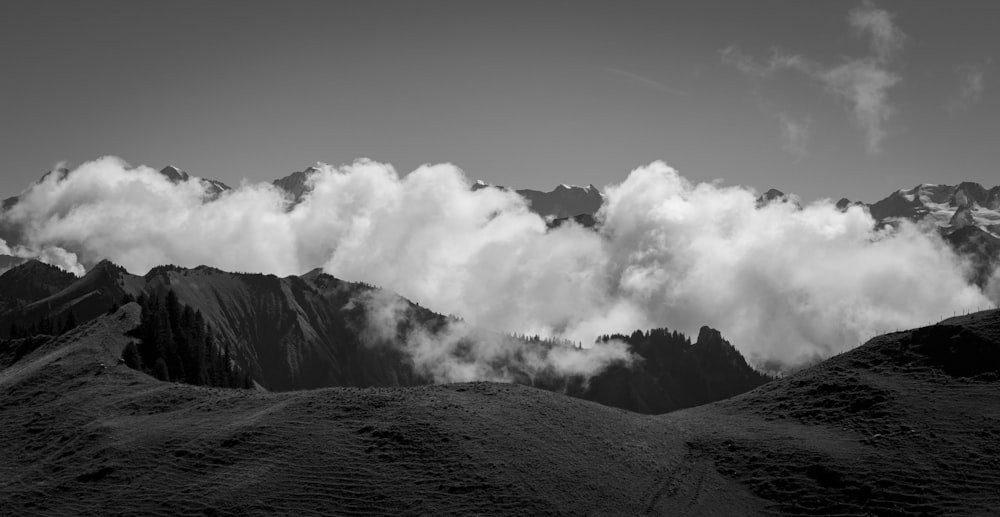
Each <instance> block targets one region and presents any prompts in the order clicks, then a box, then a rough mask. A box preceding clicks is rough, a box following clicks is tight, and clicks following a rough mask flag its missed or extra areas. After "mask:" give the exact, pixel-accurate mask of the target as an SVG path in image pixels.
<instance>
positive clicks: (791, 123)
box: [778, 113, 812, 161]
mask: <svg viewBox="0 0 1000 517" xmlns="http://www.w3.org/2000/svg"><path fill="white" fill-rule="evenodd" d="M778 122H779V123H780V124H781V143H782V145H781V148H782V149H784V150H785V151H787V152H788V153H789V154H791V155H792V156H794V157H795V161H799V160H801V159H802V158H805V156H806V155H807V154H808V152H807V146H808V144H809V126H810V125H811V124H812V121H811V119H809V118H808V117H806V118H804V119H801V120H796V119H795V118H792V117H791V116H790V115H788V114H787V113H778Z"/></svg>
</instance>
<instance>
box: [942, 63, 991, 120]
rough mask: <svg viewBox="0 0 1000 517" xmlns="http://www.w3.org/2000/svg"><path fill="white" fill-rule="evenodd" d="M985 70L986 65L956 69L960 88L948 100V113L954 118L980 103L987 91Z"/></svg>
mask: <svg viewBox="0 0 1000 517" xmlns="http://www.w3.org/2000/svg"><path fill="white" fill-rule="evenodd" d="M987 64H989V63H988V62H987ZM985 68H986V67H985V66H984V65H962V66H959V67H957V68H956V69H955V72H956V73H957V75H958V88H956V90H955V92H954V93H952V95H951V97H949V98H948V103H947V108H948V113H950V114H951V115H952V116H955V115H958V114H959V113H961V112H963V111H966V110H968V109H969V108H971V107H972V106H974V105H976V104H977V103H978V102H979V99H981V98H982V96H983V92H984V91H986V70H985Z"/></svg>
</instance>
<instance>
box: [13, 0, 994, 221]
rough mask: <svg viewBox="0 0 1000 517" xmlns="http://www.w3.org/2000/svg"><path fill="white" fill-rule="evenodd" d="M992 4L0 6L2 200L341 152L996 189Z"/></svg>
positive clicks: (502, 164) (556, 168)
mask: <svg viewBox="0 0 1000 517" xmlns="http://www.w3.org/2000/svg"><path fill="white" fill-rule="evenodd" d="M995 5H997V4H995V2H992V1H985V0H984V1H964V2H929V1H927V2H888V1H880V2H877V3H874V4H872V3H848V2H802V1H795V0H787V1H756V2H735V1H733V2H718V1H697V2H695V1H691V2H627V1H615V2H584V1H569V2H556V1H547V2H512V1H503V2H499V1H497V2H483V1H462V2H440V1H435V2H430V1H419V2H418V1H407V2H403V1H399V2H388V1H365V2H331V1H322V2H320V1H317V2H308V1H283V2H249V1H245V0H241V1H205V2H184V1H171V2H148V1H127V2H126V1H122V2H110V1H88V2H76V1H66V2H51V1H37V0H35V1H30V2H29V1H19V2H4V3H3V4H2V6H0V141H2V142H3V144H2V152H0V174H2V177H0V196H4V195H12V194H16V193H17V192H19V191H20V190H21V189H22V188H24V187H25V186H26V185H27V184H28V182H30V181H32V180H34V179H36V178H38V177H39V176H41V174H42V173H44V172H45V171H46V170H48V169H49V168H51V167H52V166H53V165H54V164H55V163H56V162H59V161H63V160H65V161H68V162H70V163H71V164H77V163H80V162H82V161H86V160H90V159H94V158H97V157H99V156H102V155H107V154H113V155H118V156H121V157H122V158H124V159H125V160H127V161H129V162H130V163H132V164H133V165H138V164H146V165H150V166H154V167H162V166H164V165H167V164H173V165H176V166H178V167H180V168H182V169H185V170H187V171H189V172H191V173H192V174H195V175H199V176H204V177H210V178H213V179H219V180H222V181H225V182H227V183H230V184H234V185H235V184H238V183H239V182H240V181H241V179H243V178H246V179H248V180H251V181H258V180H270V179H273V178H277V177H279V176H284V175H286V174H288V173H290V172H292V171H294V170H301V169H303V168H305V167H307V166H309V165H311V164H313V163H315V162H317V161H322V162H327V163H333V164H339V163H345V162H351V161H353V160H354V159H356V158H360V157H369V158H372V159H375V160H378V161H385V162H390V163H392V164H394V165H395V166H396V169H397V170H398V171H400V172H408V171H410V170H412V169H413V168H415V167H416V166H418V165H420V164H421V163H425V162H445V161H447V162H452V163H455V164H456V165H458V166H460V167H462V168H463V169H464V170H465V171H466V172H467V173H468V175H469V176H470V177H472V178H473V179H484V180H487V181H489V182H492V183H499V184H506V185H513V186H517V187H526V188H543V189H546V190H548V189H550V188H551V187H553V186H554V185H555V184H558V183H563V182H565V183H576V184H587V183H594V184H596V185H598V186H602V185H605V184H608V183H613V182H618V181H621V180H622V179H624V177H625V176H626V174H627V173H628V172H629V171H630V170H631V169H633V168H634V167H636V166H639V165H642V164H645V163H648V162H650V161H652V160H655V159H663V160H665V161H666V162H667V163H669V164H671V165H672V166H674V167H676V168H678V169H679V170H680V171H681V173H682V174H684V175H685V176H686V177H688V178H690V179H693V180H698V181H707V180H712V179H716V178H721V179H724V180H725V181H726V183H729V184H744V185H750V186H754V187H756V188H758V189H761V190H763V189H766V188H769V187H772V186H773V187H777V188H780V189H782V190H785V191H792V192H796V193H798V194H800V195H802V196H803V197H804V198H805V199H814V198H817V197H833V198H838V197H841V196H848V197H851V198H852V199H861V200H864V201H869V202H870V201H874V200H876V199H877V198H879V197H882V196H884V195H885V194H888V193H889V192H890V191H892V190H894V189H896V188H900V187H910V186H913V185H915V184H917V183H920V182H939V183H944V182H956V181H959V180H962V179H968V180H974V181H979V182H982V183H985V184H987V185H995V184H1000V181H998V180H1000V174H998V168H997V166H996V147H997V144H998V143H1000V140H998V135H1000V117H998V116H997V115H998V114H1000V96H998V95H997V92H996V91H995V89H996V84H997V72H998V68H997V67H998V63H997V62H996V59H997V56H996V55H995V54H996V53H997V49H1000V32H998V31H997V30H996V20H997V19H998V17H997V15H998V14H1000V13H998V10H1000V8H997V7H995ZM851 12H854V13H855V14H856V15H857V16H855V18H856V19H854V23H853V24H852V23H851V22H850V21H849V13H851ZM873 13H874V14H873ZM865 20H868V21H867V22H866V21H865ZM873 20H874V21H873ZM886 20H890V25H889V26H888V28H889V29H892V30H891V31H889V32H888V33H887V32H885V29H886V28H887V26H886V25H885V23H884V22H885V21H886ZM869 22H871V23H869ZM880 23H881V25H880ZM879 30H882V32H881V33H880V32H878V31H879ZM879 34H881V35H882V36H878V35H879ZM883 36H884V37H883ZM879 37H882V39H878V38H879ZM878 41H882V42H883V45H882V47H879V46H878V45H877V44H875V43H877V42H878ZM873 42H874V43H873Z"/></svg>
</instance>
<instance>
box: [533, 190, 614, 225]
mask: <svg viewBox="0 0 1000 517" xmlns="http://www.w3.org/2000/svg"><path fill="white" fill-rule="evenodd" d="M517 193H518V194H520V195H521V197H523V198H524V199H527V200H528V203H529V206H530V208H531V210H532V211H533V212H535V213H536V214H538V215H540V216H542V217H553V218H563V217H574V216H578V215H581V214H587V215H591V216H592V215H594V214H596V213H597V211H598V210H599V209H600V208H601V204H602V203H604V196H602V195H601V191H599V190H597V187H595V186H593V185H588V186H586V187H578V186H575V185H573V186H570V185H559V186H558V187H556V188H555V190H553V191H552V192H541V191H538V190H528V189H525V190H518V191H517Z"/></svg>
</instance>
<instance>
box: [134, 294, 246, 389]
mask: <svg viewBox="0 0 1000 517" xmlns="http://www.w3.org/2000/svg"><path fill="white" fill-rule="evenodd" d="M136 301H137V302H138V303H139V305H140V306H141V307H142V321H141V323H140V324H139V327H138V328H136V329H135V330H133V331H132V335H133V337H137V338H139V340H140V341H139V344H138V345H137V344H135V343H130V344H129V345H127V346H126V347H125V350H124V351H123V353H122V360H123V361H125V364H126V365H128V366H130V367H132V368H135V369H136V370H141V371H144V372H146V373H149V374H150V375H152V376H154V377H156V378H157V379H160V380H163V381H173V382H185V383H188V384H195V385H199V386H219V387H228V388H251V387H253V382H252V381H251V379H250V376H249V375H248V374H246V373H244V372H241V371H240V370H239V369H238V368H236V367H235V365H234V364H233V361H232V360H231V357H230V354H229V346H228V345H226V346H225V347H223V349H222V351H221V352H220V351H219V350H218V349H217V347H216V345H215V340H214V338H213V337H212V336H213V331H212V329H211V327H210V326H209V325H208V323H207V322H206V321H205V318H204V316H202V314H201V312H200V311H195V310H193V309H192V308H191V307H190V306H187V305H181V304H180V302H179V301H178V299H177V294H176V293H174V292H173V291H168V292H167V294H166V296H163V297H157V296H146V295H145V294H143V295H142V296H140V298H139V299H138V300H136Z"/></svg>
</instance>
